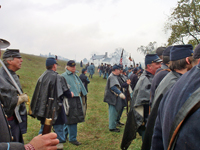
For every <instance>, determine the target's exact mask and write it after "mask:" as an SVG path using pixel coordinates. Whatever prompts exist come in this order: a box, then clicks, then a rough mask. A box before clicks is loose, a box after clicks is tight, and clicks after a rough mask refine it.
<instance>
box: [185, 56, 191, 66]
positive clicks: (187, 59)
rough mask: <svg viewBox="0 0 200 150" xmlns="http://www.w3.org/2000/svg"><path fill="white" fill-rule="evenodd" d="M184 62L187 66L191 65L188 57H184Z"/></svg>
mask: <svg viewBox="0 0 200 150" xmlns="http://www.w3.org/2000/svg"><path fill="white" fill-rule="evenodd" d="M185 60H186V62H187V64H188V65H190V64H191V61H190V59H189V57H186V58H185Z"/></svg>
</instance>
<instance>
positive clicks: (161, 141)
mask: <svg viewBox="0 0 200 150" xmlns="http://www.w3.org/2000/svg"><path fill="white" fill-rule="evenodd" d="M193 58H194V59H196V60H197V61H198V59H199V58H200V49H198V48H195V50H194V56H193ZM199 68H200V64H198V65H196V66H194V67H193V68H192V69H191V70H190V71H188V72H187V73H185V74H184V75H182V76H181V78H180V79H179V80H178V81H177V82H176V83H175V84H174V85H173V87H172V88H171V89H170V90H169V91H168V92H167V93H166V94H165V96H164V97H163V99H162V101H161V102H160V105H159V108H158V116H157V119H156V122H155V127H154V134H153V137H152V147H151V149H153V150H162V149H167V148H168V146H169V145H171V144H170V143H173V140H172V141H171V137H172V134H173V135H174V137H175V139H176V140H174V144H172V145H174V149H177V150H179V149H181V150H188V149H199V147H200V143H199V138H200V137H199V135H200V134H199V133H200V130H199V123H200V121H199V119H197V118H198V117H199V115H200V114H199V112H200V111H199V109H198V108H199V107H196V110H195V111H192V110H193V109H192V107H193V106H195V104H196V103H197V102H198V101H199V96H200V95H199V93H200V78H199V76H200V71H199ZM189 112H193V113H192V114H190V115H189V116H187V120H186V121H184V119H185V117H186V114H189ZM180 122H181V123H182V124H180ZM177 124H178V125H179V126H181V125H182V126H181V128H177ZM175 129H179V131H178V130H176V131H178V134H177V135H179V136H176V134H174V133H176V132H174V131H175ZM170 141H171V142H170ZM172 147H173V146H172Z"/></svg>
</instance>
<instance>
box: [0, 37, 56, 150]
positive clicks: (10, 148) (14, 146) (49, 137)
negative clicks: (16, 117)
mask: <svg viewBox="0 0 200 150" xmlns="http://www.w3.org/2000/svg"><path fill="white" fill-rule="evenodd" d="M9 45H10V43H9V42H8V41H6V40H3V39H0V50H1V49H2V48H7V47H8V46H9ZM0 61H1V60H0ZM1 63H2V61H1ZM3 81H4V82H5V83H6V81H5V79H4V78H3V77H2V76H0V82H1V84H0V86H1V87H2V84H3V83H4V82H3ZM6 88H7V91H8V89H10V92H11V93H15V91H16V89H15V91H14V88H13V87H12V85H8V86H6ZM3 96H5V93H4V92H2V90H0V120H1V121H0V149H1V150H39V149H47V148H49V149H51V150H56V149H57V147H56V145H57V144H58V143H59V141H58V139H56V137H57V135H56V134H55V133H50V134H46V135H45V136H41V135H39V136H36V137H34V138H33V139H32V140H31V141H30V142H29V143H28V144H26V145H24V144H23V143H19V142H13V139H14V138H13V137H12V133H11V131H10V129H11V126H10V125H9V123H8V120H7V119H8V116H7V115H6V114H5V111H4V109H3V108H4V107H5V106H4V105H3V104H2V101H3V100H5V98H4V97H3ZM16 130H18V129H16Z"/></svg>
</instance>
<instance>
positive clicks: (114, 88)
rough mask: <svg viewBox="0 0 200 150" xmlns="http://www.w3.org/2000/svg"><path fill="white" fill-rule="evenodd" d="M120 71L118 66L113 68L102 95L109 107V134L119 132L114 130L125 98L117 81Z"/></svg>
mask: <svg viewBox="0 0 200 150" xmlns="http://www.w3.org/2000/svg"><path fill="white" fill-rule="evenodd" d="M120 69H121V67H120V66H119V65H114V66H113V71H112V73H111V74H110V76H109V77H108V80H107V83H106V88H105V93H104V102H106V103H108V106H109V130H110V131H111V132H120V129H119V128H116V126H117V118H118V116H119V114H120V113H121V110H122V107H123V104H122V103H123V101H124V100H125V98H126V97H125V95H124V94H123V92H122V91H121V90H120V89H121V84H120V82H119V80H118V76H119V74H120Z"/></svg>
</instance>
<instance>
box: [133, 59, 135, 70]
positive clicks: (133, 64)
mask: <svg viewBox="0 0 200 150" xmlns="http://www.w3.org/2000/svg"><path fill="white" fill-rule="evenodd" d="M133 67H134V68H135V61H134V59H133Z"/></svg>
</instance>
